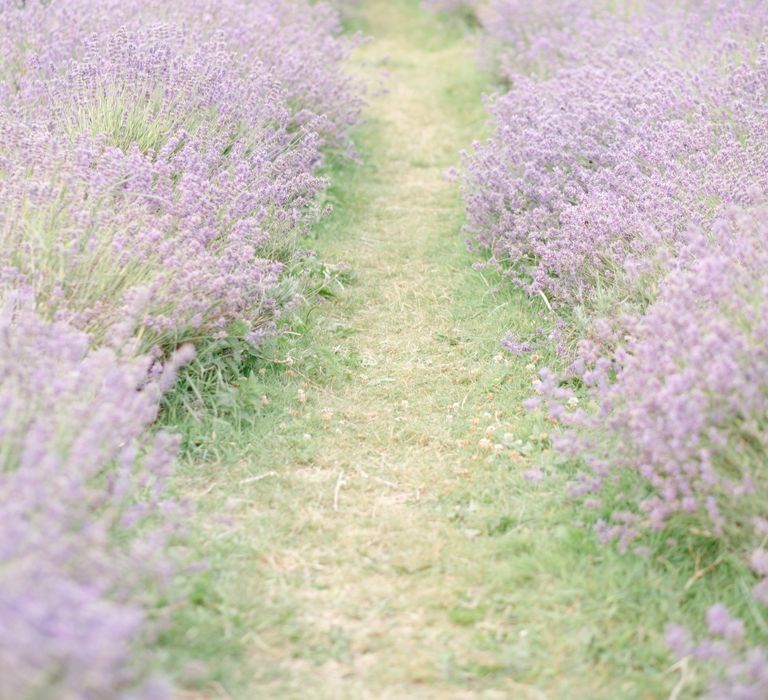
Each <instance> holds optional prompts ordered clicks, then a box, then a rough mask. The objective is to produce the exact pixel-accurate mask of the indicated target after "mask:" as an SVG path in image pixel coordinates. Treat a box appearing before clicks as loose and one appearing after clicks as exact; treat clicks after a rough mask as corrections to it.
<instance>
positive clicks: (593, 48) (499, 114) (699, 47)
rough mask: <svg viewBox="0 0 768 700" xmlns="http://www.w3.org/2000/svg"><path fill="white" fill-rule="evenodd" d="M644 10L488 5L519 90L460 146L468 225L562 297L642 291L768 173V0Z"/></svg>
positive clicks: (540, 287)
mask: <svg viewBox="0 0 768 700" xmlns="http://www.w3.org/2000/svg"><path fill="white" fill-rule="evenodd" d="M629 6H630V4H629V3H628V4H627V8H629ZM643 6H644V8H645V9H644V10H643V12H642V13H640V12H639V11H631V12H630V10H629V9H627V10H626V11H625V12H619V11H617V10H615V9H613V10H611V9H607V8H606V9H601V3H591V2H586V1H585V2H565V1H563V2H546V3H535V4H531V3H521V2H516V1H513V0H495V1H494V2H491V3H490V6H489V7H488V8H486V9H485V10H484V11H483V12H482V13H481V17H482V19H483V21H484V23H485V25H486V26H487V27H488V29H489V31H490V32H491V33H492V36H495V37H496V38H497V41H498V42H500V43H502V44H503V46H504V49H502V50H501V53H500V59H499V60H500V65H501V69H502V72H503V74H504V76H505V77H506V79H507V80H508V81H509V82H510V85H511V89H510V90H509V92H508V93H507V94H505V95H503V96H502V97H499V98H498V99H496V100H495V101H492V102H491V104H490V111H491V114H492V116H493V119H494V124H495V132H494V134H493V136H492V138H491V139H490V140H489V141H488V143H486V144H477V145H476V147H475V148H474V150H473V152H471V153H470V154H468V155H467V156H466V158H465V165H466V171H467V175H466V179H465V193H466V198H467V204H468V227H467V229H468V232H469V233H470V235H471V236H472V237H473V238H474V240H475V242H476V243H477V244H478V245H479V246H480V247H481V248H483V249H485V250H487V251H488V252H489V254H490V256H491V262H492V263H499V264H501V265H503V266H504V268H505V271H506V274H507V275H509V277H510V278H511V279H512V280H513V281H514V282H515V283H516V284H518V285H520V286H521V287H522V288H524V289H525V290H527V291H528V292H530V293H539V292H541V293H544V294H546V295H547V297H548V298H549V299H550V301H551V302H552V305H553V306H555V307H558V306H559V307H560V308H563V307H564V306H574V305H580V306H584V307H586V308H587V309H593V308H594V306H595V305H596V303H598V302H597V300H599V299H602V298H604V297H605V296H606V294H607V293H608V292H606V290H616V292H615V293H616V296H617V298H619V299H624V298H627V297H628V298H629V299H636V298H638V299H639V301H640V302H641V303H642V302H643V301H644V300H645V296H646V295H645V290H646V289H647V287H648V285H649V284H653V283H654V281H655V280H656V278H657V277H658V275H659V268H661V269H662V270H663V269H664V267H665V265H666V261H667V260H669V259H670V258H672V257H673V256H674V250H675V248H676V246H677V245H678V243H679V238H680V236H681V235H682V234H683V233H684V231H685V230H686V228H687V227H688V226H689V225H690V224H697V225H707V224H709V223H711V222H712V221H713V219H714V217H715V216H716V214H717V212H718V210H719V209H720V207H722V206H723V205H727V204H733V203H743V202H745V201H746V200H747V198H748V197H747V193H748V192H749V190H750V188H751V187H755V186H759V187H761V188H763V189H764V188H765V187H766V184H768V183H767V182H766V173H768V140H767V139H766V138H765V118H766V91H767V90H768V80H766V71H768V53H767V52H766V48H765V45H764V44H762V43H761V41H762V40H763V38H764V37H763V32H764V31H765V28H766V26H768V3H765V2H764V1H762V0H760V1H756V0H738V1H737V2H723V1H722V0H708V1H707V2H702V3H696V5H695V6H694V7H687V8H686V9H685V10H684V9H676V4H675V3H668V2H653V1H652V2H649V3H644V5H643ZM572 8H575V9H573V11H571V9H572Z"/></svg>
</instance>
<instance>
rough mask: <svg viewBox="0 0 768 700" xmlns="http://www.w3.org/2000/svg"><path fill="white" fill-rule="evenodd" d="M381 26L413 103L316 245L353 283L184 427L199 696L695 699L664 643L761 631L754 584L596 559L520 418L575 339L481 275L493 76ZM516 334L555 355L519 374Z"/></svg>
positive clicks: (219, 383) (404, 101) (444, 31)
mask: <svg viewBox="0 0 768 700" xmlns="http://www.w3.org/2000/svg"><path fill="white" fill-rule="evenodd" d="M360 15H361V17H360V18H358V19H356V20H355V24H356V25H360V26H362V27H363V28H364V29H365V31H366V32H368V33H369V34H371V35H373V37H374V42H372V43H369V44H367V45H366V46H364V47H362V48H361V49H359V50H358V52H357V53H356V55H355V67H356V70H358V71H360V72H361V74H362V75H363V76H364V77H365V78H366V80H368V82H370V83H371V84H376V83H377V82H378V81H379V79H380V77H381V74H382V71H384V70H386V71H387V72H388V74H389V76H388V89H389V91H388V92H387V93H386V94H383V95H378V96H372V97H371V104H370V107H369V109H368V114H367V117H368V121H367V123H366V125H365V126H364V127H362V128H361V129H360V130H359V133H358V139H357V141H358V144H359V150H360V153H361V161H362V162H361V164H360V165H352V164H343V165H335V166H333V172H331V173H330V174H331V175H332V177H333V182H334V185H333V187H332V188H331V190H330V192H329V195H328V197H329V200H330V201H331V202H332V203H333V204H334V208H335V213H334V214H333V216H331V217H330V218H329V219H327V220H326V221H325V223H324V224H323V225H322V226H321V227H319V229H318V231H317V238H316V240H314V241H312V245H313V247H315V248H316V250H317V251H318V254H319V256H320V258H321V259H322V260H326V261H329V262H333V261H342V260H343V261H344V262H346V263H347V265H348V266H349V267H350V268H351V270H352V271H353V272H354V275H349V274H344V275H341V276H339V277H337V278H334V279H332V280H331V281H330V282H329V283H328V291H329V294H328V295H327V296H326V298H325V299H324V300H323V301H311V302H308V303H307V304H306V305H304V306H303V307H302V308H300V309H299V310H298V311H297V315H296V318H295V319H294V320H293V326H292V328H293V330H292V331H291V332H289V333H286V335H284V336H283V337H282V338H281V339H280V340H278V341H276V342H273V343H272V344H270V345H269V346H267V347H266V348H265V349H264V351H263V357H262V358H261V359H260V360H259V361H258V362H256V363H251V364H250V365H248V366H247V371H243V372H241V376H231V375H230V374H227V373H224V374H223V375H222V377H221V378H219V379H218V380H216V381H212V382H210V383H209V384H208V385H207V388H206V390H205V392H204V393H201V395H200V396H199V400H198V402H197V403H196V402H195V399H194V396H192V395H191V394H190V392H189V391H185V390H183V387H182V388H180V390H179V392H177V395H176V396H175V397H174V398H173V399H172V400H171V404H170V405H169V406H168V409H167V412H166V415H167V421H168V422H169V423H171V424H172V425H173V427H174V428H176V429H178V430H180V431H181V433H182V435H183V438H184V458H183V460H182V464H181V468H180V470H179V472H178V474H177V477H176V479H175V481H174V489H175V490H176V491H177V492H179V493H181V494H182V495H184V497H186V498H187V499H188V500H189V502H190V503H191V505H192V506H193V509H192V510H191V514H190V516H189V532H188V540H187V545H188V546H189V548H190V550H191V551H192V552H193V553H194V554H195V555H196V556H197V557H198V558H202V559H204V560H205V561H206V562H207V564H208V566H207V569H206V570H205V571H204V572H202V573H193V574H190V575H188V576H186V577H185V578H184V579H183V580H182V581H180V582H179V587H180V588H181V589H182V592H183V593H184V598H186V600H187V601H188V602H187V603H185V604H184V605H182V606H181V607H180V609H179V611H178V614H177V616H176V621H175V624H174V625H173V626H172V627H171V628H169V629H168V630H167V632H166V634H165V636H164V640H163V649H164V650H165V652H166V654H167V656H168V666H169V667H170V668H172V669H173V670H174V672H175V673H176V674H177V676H178V678H179V680H180V681H181V683H182V685H184V686H186V687H188V688H189V691H188V697H195V698H198V697H199V698H204V697H210V698H219V697H227V698H229V697H232V698H243V699H244V700H246V699H251V698H318V699H320V698H327V699H329V700H335V699H337V698H355V699H358V698H376V699H379V698H438V699H440V698H590V699H592V698H606V699H608V698H611V699H615V698H627V699H633V698H638V699H639V698H666V697H669V696H670V694H671V693H673V689H675V688H676V691H674V692H677V695H676V697H678V698H685V697H695V696H696V695H697V693H698V690H699V689H700V679H699V678H698V677H697V675H696V672H695V670H694V669H693V668H692V667H689V666H688V665H687V664H683V665H679V666H676V667H674V668H673V667H672V659H671V658H670V656H669V655H668V652H667V649H666V646H665V644H664V641H663V631H664V628H665V626H666V625H667V624H668V623H669V622H681V621H685V622H690V623H691V624H692V625H693V626H694V627H698V628H700V626H701V621H702V620H703V616H704V612H705V610H706V608H707V606H708V605H710V604H712V603H713V602H714V601H715V600H725V601H726V602H731V603H732V604H733V605H734V609H735V610H739V609H740V608H741V607H742V606H743V603H737V601H742V600H743V599H744V591H743V586H742V584H741V583H739V581H740V580H743V579H741V578H740V573H739V572H740V571H741V570H740V568H739V567H740V564H739V563H737V562H736V563H729V562H722V563H720V564H718V565H717V566H714V567H713V568H711V569H707V566H708V564H709V563H710V562H709V561H708V560H706V557H705V558H704V560H702V559H701V558H700V559H698V560H697V559H696V556H695V555H694V554H693V551H694V550H693V549H691V553H690V554H689V553H688V551H687V547H686V546H685V544H681V546H680V547H678V548H677V549H675V550H673V551H674V552H677V554H672V555H670V554H669V552H668V551H667V549H665V548H664V547H662V546H661V543H659V546H658V547H657V548H656V549H654V548H653V546H652V547H651V549H652V552H653V553H652V555H651V556H650V557H638V556H634V555H625V556H623V555H620V554H619V553H617V552H616V551H615V550H614V549H612V548H610V547H604V546H602V545H599V544H598V543H597V542H596V540H595V538H594V536H593V534H592V532H591V528H590V523H588V522H584V518H585V514H584V512H583V510H581V509H579V508H578V507H576V506H575V505H574V504H573V503H572V502H571V500H570V499H569V498H568V496H567V493H566V488H565V483H566V481H567V480H568V478H569V477H570V475H571V472H572V471H573V470H574V469H575V468H576V465H570V466H569V465H560V464H556V463H555V462H554V461H553V458H552V455H551V453H550V435H551V433H552V431H553V430H556V429H557V428H556V426H554V425H552V424H551V423H550V422H549V421H547V419H546V417H545V416H542V415H541V414H527V413H526V412H524V411H523V409H522V407H521V403H522V401H523V400H524V399H525V398H527V397H528V396H529V395H530V394H531V392H532V388H533V380H534V379H535V377H536V371H537V369H538V368H539V367H541V366H544V365H547V364H551V363H556V362H557V359H556V358H555V357H554V355H553V352H552V348H551V347H550V345H549V343H548V341H547V340H546V333H547V329H548V328H549V327H550V326H551V322H552V321H551V319H550V318H549V317H548V316H547V314H546V310H545V309H544V308H543V305H541V304H539V303H538V302H537V301H535V300H534V301H530V300H528V299H527V298H525V297H524V296H523V295H521V294H518V293H516V292H514V291H512V290H509V289H508V287H507V286H506V285H504V284H502V281H501V280H500V279H499V278H498V277H497V276H496V275H495V274H494V273H491V272H489V271H478V270H474V269H473V268H472V264H473V262H476V257H475V256H473V255H472V254H471V253H469V252H468V251H467V250H466V247H465V246H464V243H463V237H462V235H461V226H462V223H463V219H464V209H463V204H462V200H461V195H460V193H459V190H458V187H457V185H456V184H454V183H450V182H448V181H447V180H446V179H445V178H444V176H443V174H444V172H445V170H447V168H449V167H450V166H451V165H454V164H455V163H456V161H457V153H458V151H459V150H460V149H461V148H463V147H467V146H469V144H470V143H471V141H472V139H473V138H476V137H478V136H481V135H482V134H483V131H484V128H485V127H484V122H485V113H484V109H483V106H482V102H481V99H480V98H481V94H482V93H483V92H484V91H487V90H489V89H492V84H491V82H490V79H489V78H488V77H487V76H484V75H483V74H482V73H480V72H479V70H478V69H477V67H476V66H475V62H474V61H473V59H472V57H471V55H470V54H469V53H468V52H469V51H470V50H471V49H472V42H471V40H470V39H466V38H464V35H463V31H462V29H461V27H460V26H458V25H456V24H448V25H443V24H439V23H438V22H436V20H435V19H434V18H431V17H429V16H427V15H425V14H423V13H422V12H421V11H420V10H419V9H418V3H417V2H416V1H415V0H387V2H384V1H383V0H381V1H380V2H373V1H370V2H364V3H363V4H362V7H361V10H360ZM386 55H388V58H386V57H385V56H386ZM330 292H332V293H330ZM539 328H541V331H542V332H539V330H538V329H539ZM509 330H513V331H514V332H515V334H516V335H517V336H518V337H519V338H522V339H524V340H531V341H532V342H534V343H535V346H536V347H535V349H534V352H533V353H532V354H531V355H526V356H524V357H519V358H516V357H513V356H511V355H508V354H505V353H504V352H503V351H502V349H501V346H500V344H499V340H500V338H501V337H502V336H503V335H504V334H505V333H506V332H507V331H509ZM191 396H192V398H190V397H191ZM534 466H540V467H542V468H543V469H544V471H545V473H546V478H545V479H544V480H543V481H541V482H540V483H535V482H532V481H529V480H528V479H526V478H525V473H526V471H527V470H529V469H531V468H532V467H534ZM651 545H653V543H651ZM713 556H714V555H713ZM201 661H202V664H201V663H200V662H201Z"/></svg>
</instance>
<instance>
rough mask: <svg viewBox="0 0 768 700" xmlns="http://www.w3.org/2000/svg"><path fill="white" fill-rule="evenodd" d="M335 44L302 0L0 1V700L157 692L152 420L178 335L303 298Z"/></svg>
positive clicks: (162, 560) (166, 530)
mask: <svg viewBox="0 0 768 700" xmlns="http://www.w3.org/2000/svg"><path fill="white" fill-rule="evenodd" d="M351 45H352V43H351V42H349V41H347V40H346V39H344V38H342V37H341V36H340V24H339V19H338V16H337V13H336V11H335V10H333V9H332V8H331V7H330V6H328V5H326V4H324V3H310V2H308V0H294V1H292V2H285V3H275V2H272V1H271V0H190V2H184V3H181V2H178V3H167V2H161V1H160V0H128V1H127V2H126V1H125V0H120V2H117V1H116V0H106V1H102V0H98V1H96V0H77V2H62V1H60V0H45V1H42V0H30V1H28V2H17V1H16V0H0V54H2V57H3V60H2V61H1V62H0V103H2V109H0V345H1V346H2V347H1V348H0V350H2V352H0V409H1V410H0V481H2V484H1V485H0V523H2V524H1V525H0V629H2V631H3V633H2V635H0V698H28V697H29V698H31V697H41V698H53V697H56V698H71V699H72V700H91V699H94V700H96V699H99V700H100V699H102V698H124V699H127V698H148V699H149V698H156V697H157V698H164V697H168V695H169V694H168V693H167V692H166V691H167V688H166V687H165V686H164V685H163V684H162V683H159V682H157V681H156V680H155V679H154V678H152V677H151V674H150V673H148V672H147V668H151V666H152V663H151V661H149V660H148V659H147V658H145V652H143V651H142V649H146V647H147V645H148V644H150V643H151V642H152V640H153V638H154V635H155V632H156V631H157V629H158V625H159V623H160V622H161V621H162V617H163V615H162V609H161V608H158V602H159V600H160V595H161V593H162V592H163V591H165V590H166V588H167V585H168V583H169V582H170V580H171V579H172V578H173V577H174V576H175V575H176V574H177V573H178V570H179V563H178V561H176V558H175V557H173V556H171V554H170V553H169V552H170V551H171V550H172V546H171V545H172V541H173V537H174V535H175V533H176V531H177V526H178V522H179V521H178V518H177V515H178V512H179V509H180V508H179V505H178V504H176V503H174V502H172V501H170V500H169V499H168V498H167V496H165V495H164V491H165V488H164V487H165V481H166V479H167V477H168V475H169V474H170V473H171V471H172V468H173V463H174V456H175V453H176V449H177V439H176V438H175V437H174V436H172V435H167V434H165V433H163V432H157V431H156V430H155V429H154V428H153V427H152V425H153V423H154V421H155V419H156V416H157V413H158V409H159V405H160V400H161V397H162V395H163V393H164V392H166V391H167V390H168V389H169V388H170V387H171V385H172V383H173V381H174V377H175V374H176V371H177V370H178V369H179V368H180V367H181V366H182V365H184V364H185V363H187V362H188V361H189V360H190V359H191V358H192V356H193V355H194V342H195V341H197V340H199V339H204V338H206V337H220V336H224V335H227V334H229V333H231V332H233V329H236V332H237V333H238V335H240V334H243V335H244V336H245V339H246V341H247V342H250V343H252V344H254V345H255V344H258V343H259V342H261V341H262V340H263V338H265V337H266V336H268V335H270V334H273V333H274V332H275V327H276V324H277V323H278V322H279V321H280V319H281V315H282V314H284V313H285V311H286V310H287V309H289V308H290V306H291V304H293V303H294V301H295V300H296V299H297V298H299V297H300V295H301V293H302V282H303V279H304V277H303V276H304V274H305V273H304V272H303V267H304V262H305V261H306V260H307V257H306V254H305V253H303V252H302V251H301V250H300V241H301V239H302V237H303V236H304V235H305V234H306V232H307V230H308V227H309V226H311V225H312V223H313V222H315V221H316V220H317V219H318V218H319V217H320V216H322V215H323V214H324V209H323V208H322V206H321V204H320V195H321V193H322V190H323V188H324V187H325V184H326V183H325V180H324V179H323V178H322V177H321V176H320V175H319V170H320V168H321V167H322V166H323V162H324V158H325V154H326V153H328V152H332V153H334V154H338V155H341V156H344V157H348V156H352V155H354V152H353V149H352V145H351V140H350V136H349V133H350V129H351V128H352V127H353V126H354V125H355V124H356V123H357V121H358V116H359V111H360V106H361V105H360V100H359V98H358V97H357V96H356V94H355V90H354V85H353V84H352V83H351V82H350V80H349V79H348V78H347V77H346V75H345V73H344V71H343V66H342V64H343V60H344V58H345V57H346V55H347V51H348V49H349V48H350V46H351ZM243 329H245V330H243Z"/></svg>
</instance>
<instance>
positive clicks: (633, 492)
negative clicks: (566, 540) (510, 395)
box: [541, 204, 768, 547]
mask: <svg viewBox="0 0 768 700" xmlns="http://www.w3.org/2000/svg"><path fill="white" fill-rule="evenodd" d="M766 291H768V207H766V206H765V205H764V204H763V205H755V206H751V207H747V208H735V209H732V210H730V211H728V212H726V213H725V214H724V215H723V216H722V217H721V218H719V219H718V220H717V221H716V222H715V223H714V225H713V226H712V227H711V229H710V230H707V231H706V232H705V231H703V230H701V229H697V228H691V229H689V230H688V231H687V233H686V235H685V237H684V243H683V245H682V247H681V250H680V253H679V256H678V258H677V259H676V262H675V267H674V269H673V270H672V271H671V272H670V273H669V274H668V276H667V277H666V278H665V279H664V280H663V282H662V284H661V285H660V290H659V294H658V297H657V299H656V300H655V301H654V302H653V303H652V304H651V305H650V306H649V308H648V309H647V311H646V313H645V314H643V315H642V316H637V317H628V318H625V319H623V324H621V325H618V326H614V327H609V326H608V325H607V324H597V326H598V328H597V331H596V333H597V332H600V331H602V332H603V335H602V336H600V337H599V336H597V335H595V337H592V338H585V339H583V340H582V341H581V342H580V345H579V348H578V355H577V359H576V361H575V362H574V364H573V366H572V367H571V369H570V371H569V373H568V374H567V375H566V376H565V377H557V378H552V377H551V376H548V375H545V377H544V380H545V381H543V382H542V385H541V390H542V392H544V393H545V394H546V395H548V396H549V397H551V398H552V399H553V402H552V405H551V410H552V412H553V414H554V415H555V416H556V417H557V418H559V419H560V420H561V421H562V422H563V423H564V425H566V426H567V427H568V428H569V430H567V431H566V432H565V433H563V434H562V435H561V436H560V437H559V438H558V440H557V441H556V446H557V448H558V449H559V450H560V451H561V452H562V453H563V454H566V455H570V456H573V457H577V458H579V459H580V460H581V461H582V462H583V463H584V464H585V465H586V466H587V469H586V471H585V472H584V473H582V475H581V477H580V479H579V481H578V483H576V484H574V486H573V490H574V493H575V495H579V496H585V495H590V496H591V497H599V495H600V493H601V492H602V491H603V489H604V486H605V485H606V483H608V484H614V482H616V481H617V480H618V481H619V483H620V484H621V485H622V486H624V487H626V489H628V490H627V491H626V492H625V493H624V496H625V498H624V501H623V502H624V503H625V504H626V505H627V506H628V507H625V508H623V509H616V510H614V511H613V513H612V519H611V521H610V522H601V523H600V524H599V531H600V534H601V537H602V538H603V539H605V540H612V539H618V540H619V541H620V542H621V544H622V547H626V546H627V545H628V544H629V543H630V542H631V541H632V539H634V538H635V537H637V536H638V534H639V533H640V532H641V531H642V530H643V529H645V528H650V529H653V530H661V529H663V528H664V527H665V526H666V525H667V523H668V521H669V520H670V518H672V517H673V516H677V517H682V518H684V519H685V518H692V519H693V520H694V521H695V522H696V523H697V524H699V525H700V524H702V523H705V524H706V528H707V529H708V530H709V531H710V532H711V534H712V535H714V536H716V537H718V538H720V539H722V540H724V541H728V542H732V543H738V542H740V541H743V540H744V539H745V538H747V544H749V543H750V542H757V541H759V539H760V538H761V537H762V536H763V534H764V531H765V530H766V525H768V523H766V522H765V521H764V513H763V506H762V504H763V503H764V498H765V496H766V492H765V488H764V484H763V483H762V482H763V481H764V475H763V474H762V471H763V470H764V468H765V461H766V458H767V457H768V433H767V432H766V428H768V419H767V417H768V304H766V303H765V298H766V297H765V295H766ZM601 325H603V326H604V327H602V328H601V327H600V326H601ZM609 348H611V349H610V350H609ZM568 378H575V379H578V380H579V383H580V384H582V385H583V386H586V391H587V393H588V396H589V399H590V401H588V402H587V404H590V403H591V404H593V405H595V406H596V407H597V408H596V410H589V409H581V408H580V409H577V410H569V409H568V408H567V406H568V399H570V398H571V396H572V395H573V390H572V389H568V388H566V387H564V386H562V385H561V383H562V381H563V380H564V379H568ZM627 474H629V475H631V478H630V479H627V480H623V477H625V475H627ZM638 479H640V480H641V483H642V488H640V489H638V484H637V480H638ZM622 480H623V481H622ZM749 532H754V533H755V536H754V537H748V535H747V533H749Z"/></svg>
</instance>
